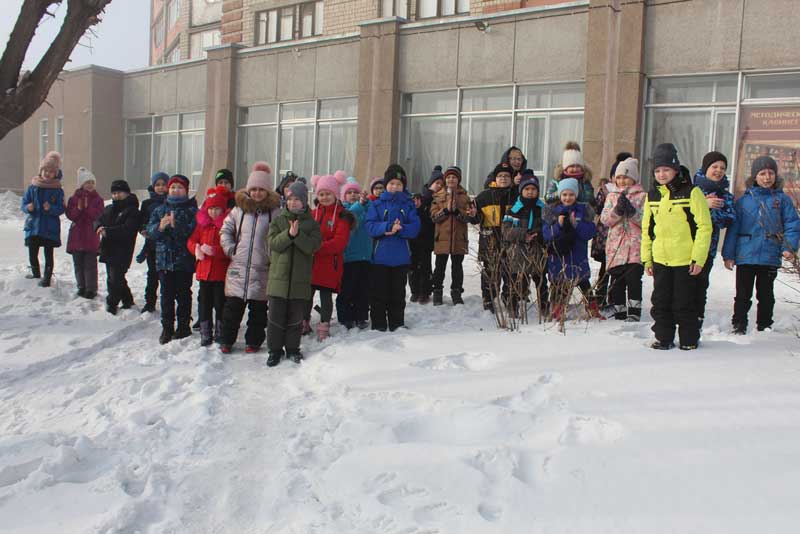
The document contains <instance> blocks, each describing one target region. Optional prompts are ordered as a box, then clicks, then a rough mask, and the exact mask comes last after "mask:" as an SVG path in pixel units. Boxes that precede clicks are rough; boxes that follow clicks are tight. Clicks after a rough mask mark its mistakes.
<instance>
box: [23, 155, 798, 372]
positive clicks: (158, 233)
mask: <svg viewBox="0 0 800 534" xmlns="http://www.w3.org/2000/svg"><path fill="white" fill-rule="evenodd" d="M652 162H653V169H654V170H653V180H654V183H653V185H652V187H651V188H650V190H649V191H647V192H645V190H644V188H643V187H642V185H641V183H640V182H641V180H640V176H639V165H638V161H637V160H636V159H634V158H633V157H630V154H626V153H622V154H620V155H619V156H618V157H617V161H616V162H615V163H614V165H613V167H612V170H611V173H610V176H609V179H608V180H603V181H602V182H601V184H600V189H601V190H600V191H599V192H598V194H597V195H595V194H594V189H593V186H592V183H591V173H590V171H589V169H588V168H587V166H586V164H585V162H584V160H583V157H582V154H581V152H580V147H579V146H578V145H577V144H576V143H569V144H568V145H567V146H566V149H565V151H564V153H563V157H562V161H561V162H560V164H559V165H558V166H557V168H556V169H555V173H554V179H553V180H552V181H551V183H550V186H549V187H548V191H547V193H546V195H545V196H544V199H542V198H540V197H541V195H540V183H539V180H538V178H537V177H536V176H535V175H534V173H533V172H532V171H531V170H530V169H528V168H527V162H526V160H525V157H524V155H523V153H522V151H521V150H520V149H519V148H517V147H511V148H509V149H508V150H507V151H506V152H505V153H504V154H503V155H502V157H501V161H500V163H499V164H498V165H497V166H496V167H495V169H494V170H493V172H492V173H491V174H490V175H489V177H488V178H487V181H486V188H485V190H484V191H482V192H481V193H479V194H478V195H477V196H476V197H475V198H474V200H473V199H470V196H469V194H468V192H467V191H466V189H465V188H464V187H463V186H462V185H461V181H462V174H461V170H460V169H459V168H458V167H456V166H451V167H448V168H447V169H446V170H444V171H442V168H441V167H440V166H437V167H436V168H435V169H434V170H433V173H432V174H431V176H430V179H429V180H428V181H427V183H426V184H425V187H424V190H423V191H422V193H420V194H417V195H413V196H412V195H411V194H409V193H408V192H407V184H408V180H407V176H406V173H405V170H404V169H403V168H402V167H401V166H399V165H397V164H392V165H390V166H389V167H388V168H387V169H386V172H385V173H384V176H382V177H376V178H374V179H372V180H371V181H370V183H369V189H368V190H362V189H361V186H360V184H359V183H358V181H357V180H356V179H355V178H352V177H350V178H348V177H347V176H346V174H345V173H344V172H342V171H337V172H336V173H335V174H333V175H325V176H314V177H312V179H311V185H312V187H313V190H314V199H313V201H314V207H312V206H310V205H309V192H308V189H307V185H306V181H305V179H303V178H300V177H297V176H295V175H294V174H292V173H288V174H287V175H286V176H284V177H283V179H282V180H281V181H280V184H279V186H278V188H277V189H276V190H274V191H273V190H272V184H273V179H272V171H271V169H270V167H269V166H268V165H267V164H266V163H263V162H259V163H256V164H255V165H254V166H253V168H252V171H251V173H250V174H249V176H248V179H247V183H246V185H245V187H244V188H243V189H241V190H239V191H236V192H234V187H233V186H234V179H233V174H232V173H231V172H230V171H228V170H227V169H221V170H220V171H219V172H218V173H217V175H216V177H215V186H214V187H213V188H211V189H209V190H208V191H207V193H206V197H205V200H204V201H203V203H202V205H201V206H200V207H199V209H198V207H197V202H196V200H195V199H194V198H191V197H189V188H190V183H189V180H188V179H187V178H186V177H185V176H183V175H180V174H176V175H173V176H168V175H167V174H165V173H161V172H159V173H156V174H154V175H153V176H152V178H151V185H150V187H149V188H148V191H149V194H150V198H149V199H146V200H145V201H144V202H143V203H142V205H141V208H140V206H139V201H138V199H137V197H136V195H134V194H133V193H132V192H131V190H130V187H129V186H128V184H127V183H126V182H125V181H124V180H116V181H114V182H113V183H112V184H111V197H112V201H111V203H110V204H109V205H107V206H104V202H103V200H102V198H101V197H100V195H99V194H98V192H97V191H96V180H95V177H94V176H93V175H92V173H91V172H90V171H88V170H87V169H84V168H80V169H79V170H78V183H77V185H78V188H77V190H76V191H75V194H74V195H73V196H72V197H70V198H69V200H68V202H67V203H66V205H65V202H64V193H63V189H62V183H61V182H62V180H63V176H62V173H61V170H60V166H61V161H60V156H59V155H58V154H57V153H55V152H51V153H48V154H47V155H46V156H45V158H44V159H43V160H42V162H41V165H40V170H39V173H38V175H37V176H35V177H34V178H33V179H32V182H31V185H30V186H29V187H28V189H27V191H26V192H25V195H24V197H23V199H22V210H23V212H25V213H26V214H27V218H26V221H25V244H26V246H27V247H28V248H29V257H30V267H31V274H30V275H29V277H30V278H40V279H41V281H40V285H41V286H44V287H47V286H49V285H50V283H51V278H52V273H53V249H54V248H56V247H58V246H60V245H61V241H60V220H59V217H60V215H61V214H62V213H64V212H66V214H67V217H68V218H69V219H70V220H71V221H72V225H71V227H70V232H69V238H68V242H67V252H68V253H70V254H71V255H72V256H73V262H74V269H75V278H76V282H77V287H78V296H80V297H84V298H88V299H93V298H94V297H95V296H96V295H97V258H98V256H99V260H100V262H101V263H105V264H106V272H107V297H106V309H107V310H108V311H109V312H110V313H112V314H115V313H116V312H117V309H118V307H119V306H121V307H122V308H123V309H126V308H130V307H132V306H133V304H134V299H133V295H132V293H131V290H130V288H129V287H128V284H127V281H126V273H127V271H128V269H129V268H130V265H131V262H132V259H133V253H134V245H135V241H136V237H137V234H139V233H141V235H142V236H143V237H145V238H146V240H145V245H144V247H143V248H142V250H141V252H140V253H139V254H138V255H137V257H136V260H137V262H139V263H144V262H146V263H147V267H148V273H147V287H146V289H145V305H144V307H143V308H142V311H143V312H153V311H154V310H155V307H156V294H157V292H158V288H159V286H160V296H161V300H160V307H161V322H162V332H161V335H160V337H159V341H160V343H162V344H164V343H168V342H170V341H171V340H173V339H181V338H185V337H187V336H189V335H191V333H192V330H191V326H190V323H191V307H192V306H191V304H192V303H191V300H192V284H193V280H194V278H195V277H196V278H197V280H198V282H199V305H198V314H199V329H200V337H201V344H202V345H203V346H208V345H211V344H212V343H213V342H214V341H216V342H217V343H218V344H219V347H220V350H221V351H222V352H223V353H226V354H227V353H230V352H231V350H232V347H233V345H234V344H235V342H236V340H237V337H238V333H239V327H240V324H241V321H242V319H243V317H244V313H245V311H246V310H248V319H247V328H246V332H245V336H244V339H245V346H246V348H245V351H246V352H248V353H255V352H258V351H259V350H260V349H261V347H262V345H263V344H264V342H265V341H266V342H267V346H268V351H269V357H268V359H267V365H269V366H274V365H277V364H278V363H279V362H280V360H281V359H282V358H284V357H286V358H289V359H291V360H293V361H295V362H299V361H300V360H301V359H302V354H301V352H300V343H301V339H302V336H303V335H304V334H309V333H311V332H312V327H311V317H312V311H313V310H316V311H317V312H318V313H319V321H318V322H317V324H316V336H317V339H318V340H320V341H322V340H324V339H326V338H327V337H328V336H329V335H330V323H331V319H332V316H333V308H334V300H333V294H334V293H336V294H337V297H336V302H335V304H336V311H337V318H338V322H339V323H340V324H341V325H342V326H344V327H345V328H347V329H351V328H358V329H365V328H368V327H370V325H371V327H372V329H374V330H379V331H386V330H390V331H394V330H397V329H398V328H403V327H405V316H404V311H405V305H406V295H405V286H406V283H408V285H409V286H410V289H411V299H410V300H411V302H417V303H419V304H427V303H428V302H430V301H431V300H432V302H433V305H434V306H439V305H442V304H443V303H444V301H443V293H444V279H445V271H446V268H447V264H448V262H449V263H450V268H451V284H450V298H451V301H452V303H453V305H459V304H463V302H464V301H463V298H462V293H463V291H464V289H463V280H464V271H463V261H464V256H465V255H466V254H467V253H468V250H469V246H468V245H469V238H468V235H469V225H470V224H474V225H477V226H478V235H479V238H478V259H479V262H480V264H481V292H482V297H483V306H484V309H486V310H489V311H492V312H494V311H495V307H496V304H497V303H498V302H501V301H502V303H503V304H504V305H505V308H506V310H507V311H508V313H510V314H511V315H512V316H516V315H517V314H519V313H521V308H522V307H523V306H526V301H527V300H530V295H531V294H532V293H535V298H536V302H537V304H538V309H539V313H540V315H541V316H542V317H545V318H552V319H554V320H556V321H562V320H564V319H565V318H566V315H567V310H568V308H567V305H568V303H569V301H570V298H571V293H572V290H573V289H574V288H578V289H579V290H580V291H581V293H582V294H583V295H584V297H585V303H586V308H587V312H588V314H589V316H590V317H593V318H598V319H605V316H604V315H603V314H602V311H601V308H603V307H604V306H603V305H604V304H607V305H608V306H609V307H610V309H611V313H612V314H613V317H614V318H615V319H618V320H627V321H638V320H640V317H641V308H642V304H641V303H642V276H643V274H644V273H645V272H646V273H647V274H648V275H650V276H653V277H654V290H653V295H652V311H651V314H652V317H653V319H654V324H653V327H652V328H653V331H654V333H655V337H656V341H655V342H654V343H653V345H652V346H653V348H656V349H669V348H672V347H673V346H674V340H675V333H676V329H677V331H678V337H679V344H680V348H682V349H686V350H690V349H694V348H696V347H697V346H698V342H699V338H700V330H701V327H702V323H703V318H704V313H705V302H706V293H707V289H708V285H709V272H710V270H711V267H712V265H713V261H714V258H715V256H716V251H717V246H718V241H719V235H720V230H721V229H722V228H728V232H727V234H726V238H725V241H724V245H723V248H722V254H723V258H724V260H725V267H727V268H728V269H732V268H733V266H734V265H737V272H736V299H735V306H734V316H733V327H734V331H735V332H736V333H745V332H746V328H747V313H748V311H749V308H750V305H751V298H752V291H753V284H755V286H756V292H757V297H758V301H759V305H758V312H757V327H758V329H759V330H765V329H768V328H769V327H770V326H771V325H772V310H773V307H774V296H773V283H774V280H775V278H776V276H777V269H778V268H779V267H780V265H781V260H782V257H783V258H787V259H790V258H793V257H794V254H795V251H796V250H797V245H798V241H799V240H800V219H798V215H797V210H796V209H795V207H794V205H793V203H792V200H791V199H790V198H789V197H788V196H787V195H786V194H785V193H783V191H782V189H781V186H782V184H781V181H780V179H779V177H778V172H777V171H778V169H777V164H776V163H775V161H774V160H772V159H771V158H769V157H767V156H764V157H761V158H758V159H757V160H756V161H755V162H754V163H753V166H752V169H751V170H752V177H751V179H750V180H749V181H748V184H747V190H746V191H745V193H744V195H743V196H742V197H741V198H740V199H738V200H737V201H736V202H735V203H734V200H733V196H732V195H731V193H730V192H729V191H728V187H729V182H728V179H727V177H726V176H725V172H726V170H727V159H726V158H725V156H724V155H723V154H720V153H719V152H711V153H709V154H707V155H706V156H705V157H704V158H703V162H702V165H701V167H700V169H699V170H698V171H697V173H696V174H695V176H694V180H692V178H691V175H690V173H689V171H688V169H687V168H686V167H684V166H682V165H681V164H680V162H679V160H678V154H677V151H676V149H675V147H674V146H673V145H671V144H662V145H659V146H658V147H656V149H655V151H654V153H653V155H652ZM590 241H593V242H594V243H593V245H594V250H593V251H592V255H593V256H594V257H595V258H596V259H599V260H600V261H601V262H602V269H601V275H600V278H601V280H600V281H598V283H596V284H595V286H594V288H593V287H592V284H591V283H590V275H591V270H590V267H589V262H588V257H589V254H588V251H589V242H590ZM598 243H599V244H598ZM601 245H602V250H598V248H599V247H600V246H601ZM40 248H44V251H45V268H44V272H43V273H42V271H41V269H40V266H39V260H38V252H39V249H40ZM431 256H435V262H434V265H435V267H434V268H433V269H431ZM605 285H607V286H608V290H607V294H606V293H605V291H604V290H601V289H600V288H602V287H604V286H605ZM315 293H319V305H318V306H313V305H312V303H313V300H314V295H315ZM604 301H605V302H604Z"/></svg>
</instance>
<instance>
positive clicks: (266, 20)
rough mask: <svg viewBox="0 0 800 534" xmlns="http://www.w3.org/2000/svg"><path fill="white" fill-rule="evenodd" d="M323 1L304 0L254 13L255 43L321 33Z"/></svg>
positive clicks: (303, 37)
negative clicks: (307, 0)
mask: <svg viewBox="0 0 800 534" xmlns="http://www.w3.org/2000/svg"><path fill="white" fill-rule="evenodd" d="M322 23H323V3H322V0H319V1H317V2H306V3H303V4H296V5H293V6H287V7H282V8H279V9H270V10H269V11H261V12H259V13H256V44H257V45H263V44H269V43H278V42H282V41H292V40H294V39H305V38H306V37H313V36H315V35H322Z"/></svg>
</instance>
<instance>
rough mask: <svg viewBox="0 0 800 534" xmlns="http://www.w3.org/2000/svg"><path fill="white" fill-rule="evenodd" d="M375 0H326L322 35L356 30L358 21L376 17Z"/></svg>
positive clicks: (376, 4)
mask: <svg viewBox="0 0 800 534" xmlns="http://www.w3.org/2000/svg"><path fill="white" fill-rule="evenodd" d="M378 11H379V8H378V1H377V0H326V1H325V22H324V24H323V34H324V35H339V34H343V33H352V32H354V31H357V30H358V23H359V22H362V21H365V20H372V19H376V18H378Z"/></svg>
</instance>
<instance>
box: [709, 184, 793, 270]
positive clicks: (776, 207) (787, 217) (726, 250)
mask: <svg viewBox="0 0 800 534" xmlns="http://www.w3.org/2000/svg"><path fill="white" fill-rule="evenodd" d="M734 210H735V212H736V220H735V221H734V222H733V224H732V225H731V227H730V228H729V229H728V233H727V234H726V235H725V242H724V243H723V245H722V257H723V258H725V259H726V260H734V261H735V262H736V263H737V264H739V265H771V266H773V267H780V266H781V253H782V252H783V251H786V250H788V251H792V252H794V251H796V250H797V244H798V241H800V217H798V216H797V209H796V208H795V207H794V204H793V203H792V199H791V198H789V196H788V195H787V194H786V193H784V192H783V191H782V190H781V188H780V184H777V185H776V187H775V188H773V189H764V188H763V187H760V186H757V185H756V186H750V187H748V188H747V190H746V191H745V193H744V195H742V197H741V198H740V199H739V200H737V201H736V204H735V205H734Z"/></svg>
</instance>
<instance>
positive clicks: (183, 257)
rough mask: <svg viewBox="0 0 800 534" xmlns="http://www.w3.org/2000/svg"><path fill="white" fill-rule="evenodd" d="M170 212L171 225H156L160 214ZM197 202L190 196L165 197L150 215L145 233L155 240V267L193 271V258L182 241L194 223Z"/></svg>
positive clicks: (160, 216)
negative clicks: (164, 226) (178, 197)
mask: <svg viewBox="0 0 800 534" xmlns="http://www.w3.org/2000/svg"><path fill="white" fill-rule="evenodd" d="M169 212H173V213H174V214H175V227H174V228H173V227H171V226H167V227H166V228H164V231H163V232H162V231H161V230H160V229H159V224H160V223H161V218H162V217H164V216H165V215H167V214H169ZM196 214H197V203H196V202H195V200H194V199H191V198H180V199H174V198H170V197H167V200H166V202H164V204H162V205H160V206H158V207H157V208H155V209H154V210H153V213H152V214H151V215H150V224H149V225H148V226H147V235H148V236H149V237H151V238H152V239H153V240H155V242H156V269H157V270H159V271H184V272H189V273H193V272H194V265H195V258H194V256H193V255H192V254H190V253H189V249H188V248H186V242H187V241H189V237H190V236H191V235H192V232H194V227H195V225H196V224H197V220H196V219H195V215H196Z"/></svg>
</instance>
